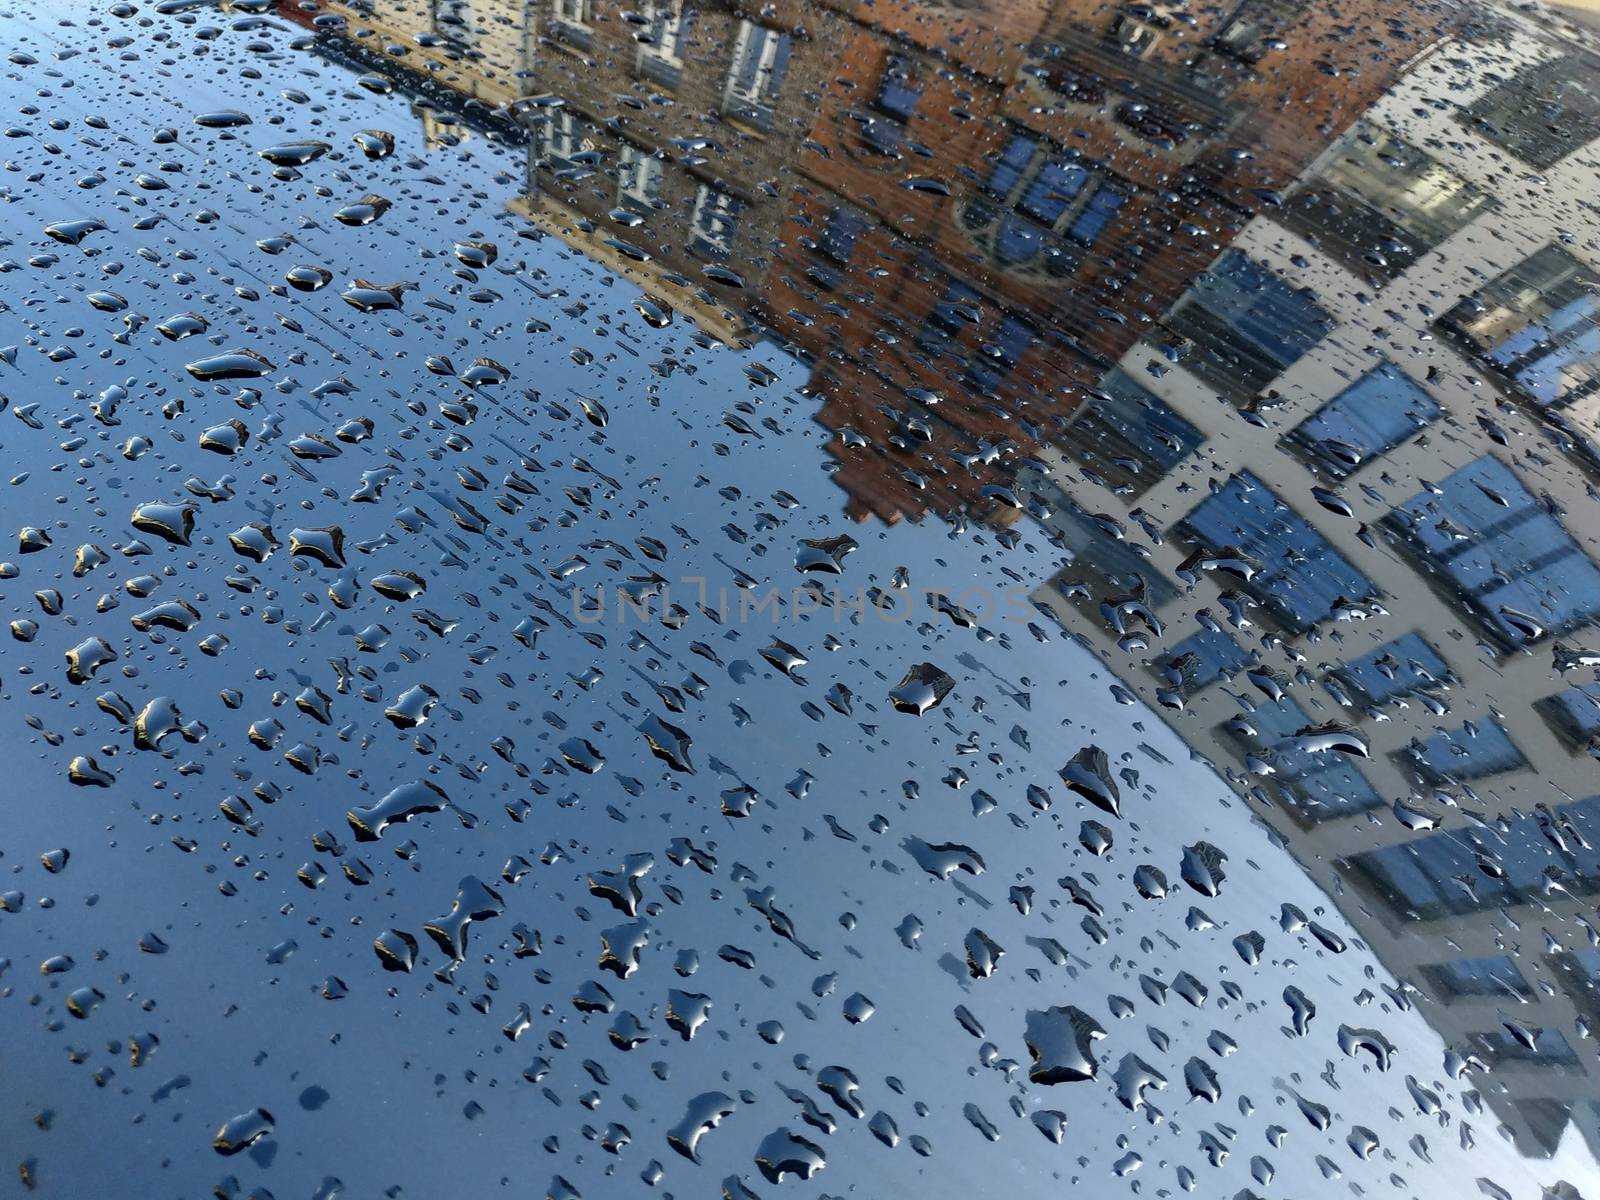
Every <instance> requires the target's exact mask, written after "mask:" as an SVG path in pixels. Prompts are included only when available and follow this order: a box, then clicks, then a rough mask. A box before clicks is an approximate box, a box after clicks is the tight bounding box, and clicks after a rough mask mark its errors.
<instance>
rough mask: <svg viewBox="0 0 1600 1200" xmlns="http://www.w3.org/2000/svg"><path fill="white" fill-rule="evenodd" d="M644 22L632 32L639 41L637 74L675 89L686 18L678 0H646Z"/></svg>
mask: <svg viewBox="0 0 1600 1200" xmlns="http://www.w3.org/2000/svg"><path fill="white" fill-rule="evenodd" d="M644 18H645V25H644V30H643V32H642V33H640V34H637V35H635V36H636V37H637V38H638V41H639V61H638V73H639V75H640V76H641V77H643V78H645V79H649V80H651V81H652V82H655V83H658V84H660V85H661V86H662V87H669V88H675V87H677V86H678V82H679V80H680V79H682V77H683V43H684V41H685V40H686V39H685V36H684V32H685V27H686V26H687V25H688V21H689V19H688V17H687V16H686V15H685V14H684V11H683V7H682V3H681V0H648V2H647V3H646V4H645V6H644Z"/></svg>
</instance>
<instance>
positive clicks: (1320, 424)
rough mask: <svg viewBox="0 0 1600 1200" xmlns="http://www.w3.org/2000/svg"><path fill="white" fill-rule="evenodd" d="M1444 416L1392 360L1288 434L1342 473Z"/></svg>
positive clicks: (1324, 464) (1329, 469)
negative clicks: (1440, 415) (1438, 417)
mask: <svg viewBox="0 0 1600 1200" xmlns="http://www.w3.org/2000/svg"><path fill="white" fill-rule="evenodd" d="M1438 415H1439V405H1438V403H1437V402H1436V401H1435V400H1434V399H1433V397H1432V396H1430V395H1428V393H1427V392H1425V391H1423V390H1422V388H1421V387H1420V386H1419V385H1418V384H1416V383H1414V382H1412V380H1411V377H1410V376H1409V375H1407V374H1405V373H1404V372H1403V371H1401V370H1400V369H1399V368H1397V367H1395V366H1394V365H1392V364H1390V363H1379V364H1378V365H1377V366H1376V367H1374V368H1373V369H1372V370H1370V371H1368V372H1367V373H1366V374H1365V375H1363V376H1362V377H1361V378H1360V379H1358V380H1356V381H1355V382H1354V383H1352V384H1351V385H1350V386H1349V387H1347V388H1345V389H1344V391H1342V392H1340V393H1339V394H1338V395H1337V396H1335V397H1334V398H1333V399H1332V400H1329V401H1328V402H1327V403H1326V404H1324V405H1323V406H1322V407H1321V408H1319V409H1318V410H1317V411H1316V412H1314V413H1313V414H1312V415H1311V416H1309V417H1307V418H1306V419H1305V420H1304V421H1302V422H1300V424H1299V425H1298V426H1296V427H1295V429H1294V430H1293V431H1292V432H1291V433H1290V434H1289V435H1288V440H1289V442H1290V443H1291V444H1292V445H1294V446H1296V447H1298V448H1299V449H1301V450H1303V451H1305V452H1306V453H1307V454H1308V455H1309V456H1310V457H1312V458H1314V459H1316V461H1317V465H1318V466H1320V467H1322V468H1323V469H1324V470H1325V471H1327V472H1328V473H1329V474H1331V475H1335V476H1338V477H1340V478H1342V477H1344V476H1345V475H1348V474H1350V472H1352V471H1354V470H1356V469H1358V467H1362V466H1365V465H1366V464H1367V463H1368V462H1369V461H1370V460H1371V459H1373V458H1376V457H1377V456H1378V455H1380V454H1384V453H1386V452H1388V451H1390V450H1393V449H1394V448H1395V447H1396V446H1398V445H1399V444H1400V443H1401V442H1403V441H1405V440H1406V439H1407V438H1408V437H1410V436H1411V435H1412V434H1414V433H1416V432H1417V431H1418V430H1419V429H1422V428H1424V427H1425V426H1426V425H1427V424H1428V422H1430V421H1432V420H1433V419H1434V418H1435V417H1437V416H1438Z"/></svg>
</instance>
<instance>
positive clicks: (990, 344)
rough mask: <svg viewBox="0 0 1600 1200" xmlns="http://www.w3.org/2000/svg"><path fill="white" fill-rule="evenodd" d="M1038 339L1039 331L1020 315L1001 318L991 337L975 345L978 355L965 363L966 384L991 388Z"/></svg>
mask: <svg viewBox="0 0 1600 1200" xmlns="http://www.w3.org/2000/svg"><path fill="white" fill-rule="evenodd" d="M1038 340H1039V331H1038V330H1037V329H1035V328H1034V327H1033V326H1032V325H1031V324H1030V323H1029V322H1027V321H1024V320H1023V319H1022V318H1021V317H1012V316H1007V317H1004V318H1002V319H1001V321H1000V328H999V329H998V330H996V331H995V335H994V337H993V338H992V339H989V340H986V341H984V342H983V343H982V344H981V345H980V346H979V348H978V351H979V352H978V357H976V358H974V359H973V360H972V362H971V363H970V364H969V365H968V367H967V377H966V384H967V386H968V387H970V388H971V389H972V390H973V391H975V392H980V393H985V394H987V393H989V392H992V391H994V390H995V388H997V387H999V386H1000V383H1001V381H1002V380H1003V379H1004V378H1005V377H1006V376H1007V375H1009V374H1010V373H1011V371H1012V369H1013V368H1015V367H1016V365H1017V361H1018V360H1019V359H1020V358H1021V357H1022V356H1023V354H1024V353H1026V352H1027V350H1028V347H1030V346H1032V345H1033V344H1034V343H1035V342H1037V341H1038Z"/></svg>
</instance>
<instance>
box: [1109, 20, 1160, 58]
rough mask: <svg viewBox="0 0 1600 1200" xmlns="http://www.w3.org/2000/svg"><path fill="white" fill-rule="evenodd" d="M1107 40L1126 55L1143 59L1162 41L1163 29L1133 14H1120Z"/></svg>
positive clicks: (1113, 22) (1114, 21) (1153, 22)
mask: <svg viewBox="0 0 1600 1200" xmlns="http://www.w3.org/2000/svg"><path fill="white" fill-rule="evenodd" d="M1106 40H1107V41H1108V42H1110V43H1111V45H1112V46H1114V47H1116V49H1118V50H1120V51H1122V53H1124V54H1128V55H1131V56H1133V57H1134V58H1143V57H1144V56H1145V55H1147V54H1149V53H1150V51H1152V50H1154V49H1155V48H1156V45H1157V43H1159V42H1160V41H1161V28H1160V26H1159V25H1158V24H1157V23H1156V22H1155V21H1153V20H1151V21H1146V20H1142V19H1140V18H1139V17H1138V16H1136V15H1134V14H1133V13H1118V14H1117V16H1116V17H1115V18H1114V19H1113V20H1112V22H1111V28H1110V29H1108V30H1107V31H1106Z"/></svg>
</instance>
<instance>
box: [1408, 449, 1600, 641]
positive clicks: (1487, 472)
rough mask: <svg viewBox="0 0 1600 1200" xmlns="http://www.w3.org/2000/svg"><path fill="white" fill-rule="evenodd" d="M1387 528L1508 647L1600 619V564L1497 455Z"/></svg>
mask: <svg viewBox="0 0 1600 1200" xmlns="http://www.w3.org/2000/svg"><path fill="white" fill-rule="evenodd" d="M1384 524H1385V526H1386V527H1388V529H1389V530H1391V531H1392V532H1393V533H1395V534H1397V535H1399V536H1400V538H1401V544H1402V546H1403V547H1404V548H1405V549H1407V550H1408V551H1409V552H1411V553H1412V554H1414V555H1416V557H1417V558H1419V559H1420V560H1421V561H1422V562H1423V564H1425V565H1426V567H1427V568H1428V570H1429V571H1430V572H1431V573H1432V574H1433V575H1434V576H1435V577H1436V578H1438V579H1439V580H1440V581H1441V582H1442V583H1444V584H1447V585H1448V588H1449V595H1450V597H1451V599H1453V600H1454V601H1455V602H1456V603H1458V604H1459V605H1461V606H1463V607H1464V608H1466V609H1467V610H1468V612H1470V613H1471V614H1472V615H1473V616H1475V617H1476V618H1477V619H1478V621H1479V623H1480V624H1482V625H1483V627H1484V628H1485V629H1486V631H1487V632H1488V633H1489V634H1490V635H1491V636H1492V637H1493V638H1494V639H1495V640H1496V641H1497V642H1499V643H1500V644H1501V645H1502V646H1503V647H1505V648H1506V649H1508V650H1509V649H1513V648H1515V647H1517V646H1522V645H1526V644H1528V643H1530V642H1536V641H1539V640H1540V639H1542V638H1543V637H1545V636H1546V635H1548V634H1562V633H1566V632H1568V631H1569V630H1572V629H1575V628H1577V627H1578V626H1580V625H1584V624H1587V623H1589V622H1591V621H1593V620H1595V618H1596V617H1600V568H1597V567H1596V566H1595V564H1594V563H1593V562H1591V561H1590V560H1589V558H1588V556H1587V555H1585V554H1584V552H1583V550H1582V549H1581V548H1580V547H1579V546H1578V544H1577V543H1576V542H1574V541H1573V540H1572V537H1571V535H1570V534H1568V533H1567V531H1566V529H1565V528H1564V527H1563V526H1562V524H1561V522H1560V521H1559V520H1558V519H1557V518H1556V517H1555V516H1554V514H1552V513H1551V512H1550V510H1549V509H1547V508H1546V507H1545V506H1544V504H1543V503H1541V502H1540V501H1539V500H1538V499H1536V498H1535V497H1534V496H1533V495H1532V494H1531V493H1530V492H1529V491H1528V489H1527V488H1525V487H1524V486H1523V485H1522V481H1521V480H1519V479H1518V478H1517V477H1516V476H1515V475H1514V474H1512V472H1511V469H1510V468H1509V467H1507V466H1506V465H1505V464H1504V463H1502V462H1501V461H1500V460H1499V459H1497V458H1495V457H1494V456H1493V455H1487V454H1486V455H1484V456H1483V457H1482V458H1479V459H1478V460H1477V461H1475V462H1472V463H1469V464H1468V465H1466V466H1464V467H1462V468H1461V469H1460V470H1458V471H1456V472H1454V473H1453V474H1451V475H1449V476H1447V477H1446V478H1444V479H1443V480H1441V481H1439V482H1438V483H1437V484H1435V485H1433V487H1432V488H1430V489H1427V490H1424V491H1422V492H1420V493H1419V494H1418V495H1416V496H1415V497H1413V498H1412V499H1411V500H1408V501H1407V502H1406V503H1405V504H1402V505H1401V506H1400V507H1399V508H1397V509H1395V510H1394V511H1393V512H1391V513H1390V514H1389V515H1388V516H1387V517H1385V518H1384Z"/></svg>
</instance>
